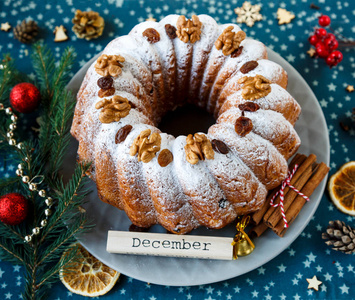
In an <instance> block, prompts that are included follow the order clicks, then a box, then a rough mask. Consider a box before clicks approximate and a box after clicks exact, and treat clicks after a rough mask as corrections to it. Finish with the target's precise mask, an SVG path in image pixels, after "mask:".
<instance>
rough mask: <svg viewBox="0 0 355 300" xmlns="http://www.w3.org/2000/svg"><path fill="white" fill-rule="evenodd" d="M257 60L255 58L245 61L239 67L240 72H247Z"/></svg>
mask: <svg viewBox="0 0 355 300" xmlns="http://www.w3.org/2000/svg"><path fill="white" fill-rule="evenodd" d="M258 65H259V64H258V62H257V61H255V60H251V61H248V62H246V63H245V64H244V65H242V67H241V68H240V72H242V73H243V74H246V73H249V72H250V71H252V70H254V69H255V68H256V67H257V66H258Z"/></svg>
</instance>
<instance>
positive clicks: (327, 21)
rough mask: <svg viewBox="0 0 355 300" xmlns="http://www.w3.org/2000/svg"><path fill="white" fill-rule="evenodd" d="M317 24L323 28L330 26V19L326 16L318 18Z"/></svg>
mask: <svg viewBox="0 0 355 300" xmlns="http://www.w3.org/2000/svg"><path fill="white" fill-rule="evenodd" d="M318 23H319V25H320V26H323V27H325V26H328V25H329V24H330V18H329V17H328V16H326V15H323V16H320V17H319V18H318Z"/></svg>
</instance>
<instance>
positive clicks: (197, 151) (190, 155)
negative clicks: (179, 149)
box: [185, 133, 214, 165]
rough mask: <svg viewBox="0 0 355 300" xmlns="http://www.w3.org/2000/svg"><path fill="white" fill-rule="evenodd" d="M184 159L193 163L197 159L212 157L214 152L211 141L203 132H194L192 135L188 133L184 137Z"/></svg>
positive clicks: (195, 162)
mask: <svg viewBox="0 0 355 300" xmlns="http://www.w3.org/2000/svg"><path fill="white" fill-rule="evenodd" d="M185 153H186V160H187V161H188V162H189V163H190V164H192V165H195V164H197V163H198V161H199V160H205V158H207V159H213V158H214V152H213V149H212V144H211V142H210V141H209V140H208V139H207V137H206V136H205V135H204V134H200V133H195V134H194V136H192V134H189V135H188V136H187V137H186V145H185Z"/></svg>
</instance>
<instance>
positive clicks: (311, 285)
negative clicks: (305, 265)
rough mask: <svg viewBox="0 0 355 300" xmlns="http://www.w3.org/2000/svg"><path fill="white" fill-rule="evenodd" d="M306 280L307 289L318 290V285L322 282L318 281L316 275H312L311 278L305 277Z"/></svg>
mask: <svg viewBox="0 0 355 300" xmlns="http://www.w3.org/2000/svg"><path fill="white" fill-rule="evenodd" d="M306 280H307V282H308V289H314V290H316V291H318V287H319V286H320V285H321V284H322V281H319V280H318V279H317V277H316V275H314V276H313V278H312V279H309V278H307V279H306Z"/></svg>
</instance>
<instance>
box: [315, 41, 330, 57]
mask: <svg viewBox="0 0 355 300" xmlns="http://www.w3.org/2000/svg"><path fill="white" fill-rule="evenodd" d="M316 52H317V55H318V56H319V57H327V56H328V55H329V51H328V50H327V48H326V47H325V46H324V45H323V44H322V43H320V42H318V43H317V45H316Z"/></svg>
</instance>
